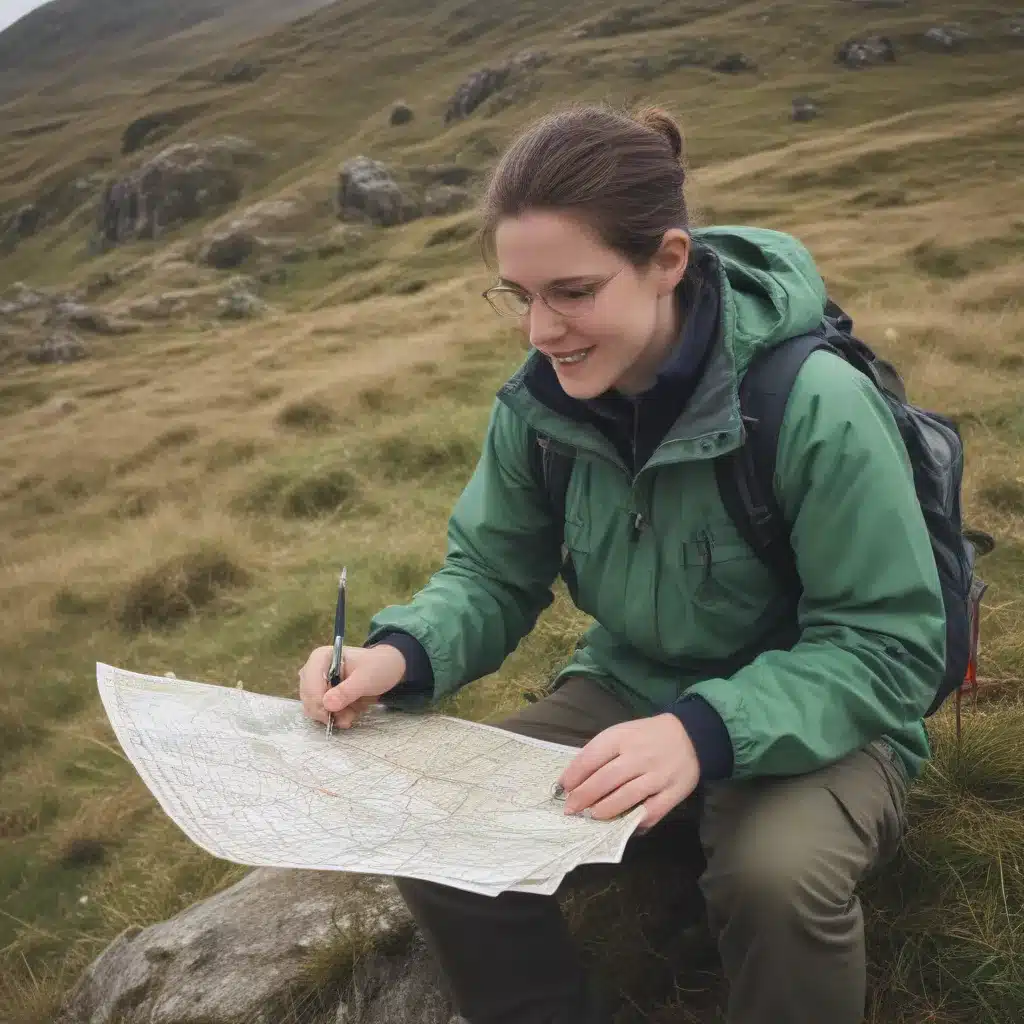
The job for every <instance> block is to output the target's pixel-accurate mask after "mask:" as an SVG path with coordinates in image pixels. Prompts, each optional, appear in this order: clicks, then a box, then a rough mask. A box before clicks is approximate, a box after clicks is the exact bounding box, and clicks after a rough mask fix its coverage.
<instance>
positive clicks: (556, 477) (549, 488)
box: [529, 427, 576, 601]
mask: <svg viewBox="0 0 1024 1024" xmlns="http://www.w3.org/2000/svg"><path fill="white" fill-rule="evenodd" d="M529 437H530V451H529V459H530V471H531V472H532V474H533V478H534V480H536V481H537V483H538V484H539V485H540V487H541V488H542V490H543V491H544V493H545V494H546V495H547V499H548V507H549V509H550V510H551V518H552V519H553V520H554V522H555V524H556V525H557V526H558V528H559V529H560V530H561V529H564V524H565V503H566V497H567V495H568V492H569V477H570V476H572V467H573V458H572V456H570V455H565V454H564V453H562V452H560V451H557V450H556V449H555V448H553V447H552V446H551V444H550V439H549V438H547V437H545V436H544V435H543V434H541V433H539V432H538V431H536V430H534V429H533V427H530V428H529ZM559 573H560V575H561V577H562V579H563V580H564V581H565V585H566V586H567V587H568V588H569V593H570V594H571V595H572V598H573V600H574V601H575V600H576V569H575V566H573V564H572V558H571V556H570V555H569V552H568V550H567V549H566V547H565V545H564V543H563V545H562V564H561V568H560V569H559Z"/></svg>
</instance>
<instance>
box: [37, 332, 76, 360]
mask: <svg viewBox="0 0 1024 1024" xmlns="http://www.w3.org/2000/svg"><path fill="white" fill-rule="evenodd" d="M26 356H27V357H28V361H29V362H30V363H37V364H40V363H75V362H78V360H79V359H84V358H85V356H86V349H85V345H84V344H82V340H81V338H79V337H78V336H77V335H75V334H73V333H72V332H71V331H66V330H57V331H53V332H52V333H51V334H50V335H49V336H48V337H47V338H46V340H45V341H42V342H40V343H39V344H38V345H33V346H32V347H31V348H30V349H29V350H28V352H26Z"/></svg>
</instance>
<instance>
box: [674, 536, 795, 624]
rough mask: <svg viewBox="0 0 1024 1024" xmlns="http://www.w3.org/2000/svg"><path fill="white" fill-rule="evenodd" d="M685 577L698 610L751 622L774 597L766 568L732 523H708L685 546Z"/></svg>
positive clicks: (771, 581) (731, 619)
mask: <svg viewBox="0 0 1024 1024" xmlns="http://www.w3.org/2000/svg"><path fill="white" fill-rule="evenodd" d="M685 561H686V576H687V580H688V584H689V590H690V594H691V599H692V601H693V603H694V605H695V607H696V609H697V610H698V611H702V612H706V613H708V614H709V615H715V616H719V615H728V616H729V617H730V621H732V622H733V623H736V622H737V621H739V620H743V621H750V622H752V621H753V620H754V619H756V618H757V617H758V616H760V614H761V613H762V612H764V610H765V609H766V608H767V606H768V604H769V602H770V601H771V599H772V597H773V596H775V594H776V588H775V586H774V581H773V580H772V577H771V574H770V572H769V570H768V568H767V567H766V566H765V565H764V564H763V563H762V562H761V560H760V559H759V558H758V557H757V555H755V554H754V552H753V550H752V549H751V547H750V546H749V545H748V544H747V542H746V541H745V540H744V539H743V538H742V537H741V536H740V535H739V532H738V531H737V529H736V527H735V525H734V524H733V523H732V521H731V520H719V521H714V522H709V523H708V524H707V525H706V526H704V527H703V528H702V529H700V530H699V531H697V533H696V535H694V536H693V537H692V538H691V540H690V541H689V542H688V544H687V555H686V560H685Z"/></svg>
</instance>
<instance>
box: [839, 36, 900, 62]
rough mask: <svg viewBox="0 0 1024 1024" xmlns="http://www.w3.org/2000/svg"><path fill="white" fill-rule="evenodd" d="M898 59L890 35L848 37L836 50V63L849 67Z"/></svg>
mask: <svg viewBox="0 0 1024 1024" xmlns="http://www.w3.org/2000/svg"><path fill="white" fill-rule="evenodd" d="M895 59H896V48H895V46H893V42H892V40H891V39H890V38H889V37H888V36H877V35H873V36H862V37H860V38H857V39H847V40H846V42H845V43H843V44H842V45H841V46H840V47H839V49H838V50H837V51H836V63H838V64H845V65H846V66H847V67H848V68H865V67H870V66H871V65H874V64H888V63H891V62H892V61H894V60H895Z"/></svg>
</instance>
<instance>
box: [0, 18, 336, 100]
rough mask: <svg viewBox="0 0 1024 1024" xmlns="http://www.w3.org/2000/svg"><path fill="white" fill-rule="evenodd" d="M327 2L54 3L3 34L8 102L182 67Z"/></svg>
mask: <svg viewBox="0 0 1024 1024" xmlns="http://www.w3.org/2000/svg"><path fill="white" fill-rule="evenodd" d="M327 2H329V0H286V2H284V3H276V2H273V0H175V2H174V3H167V2H166V0H51V2H50V3H47V4H44V5H43V6H42V7H38V8H36V9H35V10H34V11H30V12H29V13H28V14H26V15H25V16H24V17H23V18H21V19H19V20H18V21H16V22H15V23H14V24H13V25H11V26H10V27H9V28H7V29H6V30H5V31H3V32H0V103H3V102H5V101H6V100H9V99H12V98H14V97H15V96H17V95H20V94H22V93H24V92H27V91H30V89H31V88H32V87H33V86H34V85H45V86H46V87H47V88H49V89H50V90H54V89H55V88H58V87H63V88H69V87H70V86H71V85H73V84H75V83H77V82H81V81H82V80H83V79H84V78H88V77H89V76H90V75H91V74H96V73H98V74H100V75H103V74H109V73H110V71H111V70H113V69H116V68H117V67H118V66H119V65H120V66H122V67H125V68H132V67H134V68H135V70H136V71H137V72H138V71H147V72H152V70H154V66H156V67H162V68H163V69H165V70H166V69H168V68H173V67H176V66H182V65H184V64H187V63H188V61H189V60H195V59H197V58H199V57H201V56H203V55H206V54H210V53H216V52H217V51H218V50H221V49H223V48H225V47H226V46H228V45H230V44H231V43H232V42H236V41H238V40H239V39H244V38H245V37H247V36H254V35H259V34H260V32H261V31H264V30H266V29H268V28H270V27H272V26H274V25H280V24H282V23H283V22H286V21H290V20H292V19H294V18H297V17H299V16H300V15H303V14H305V13H307V12H308V11H312V10H315V9H316V8H318V7H322V6H324V4H325V3H327ZM140 48H141V49H143V50H144V53H145V63H143V62H141V61H140V60H139V58H140V52H139V51H140Z"/></svg>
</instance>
